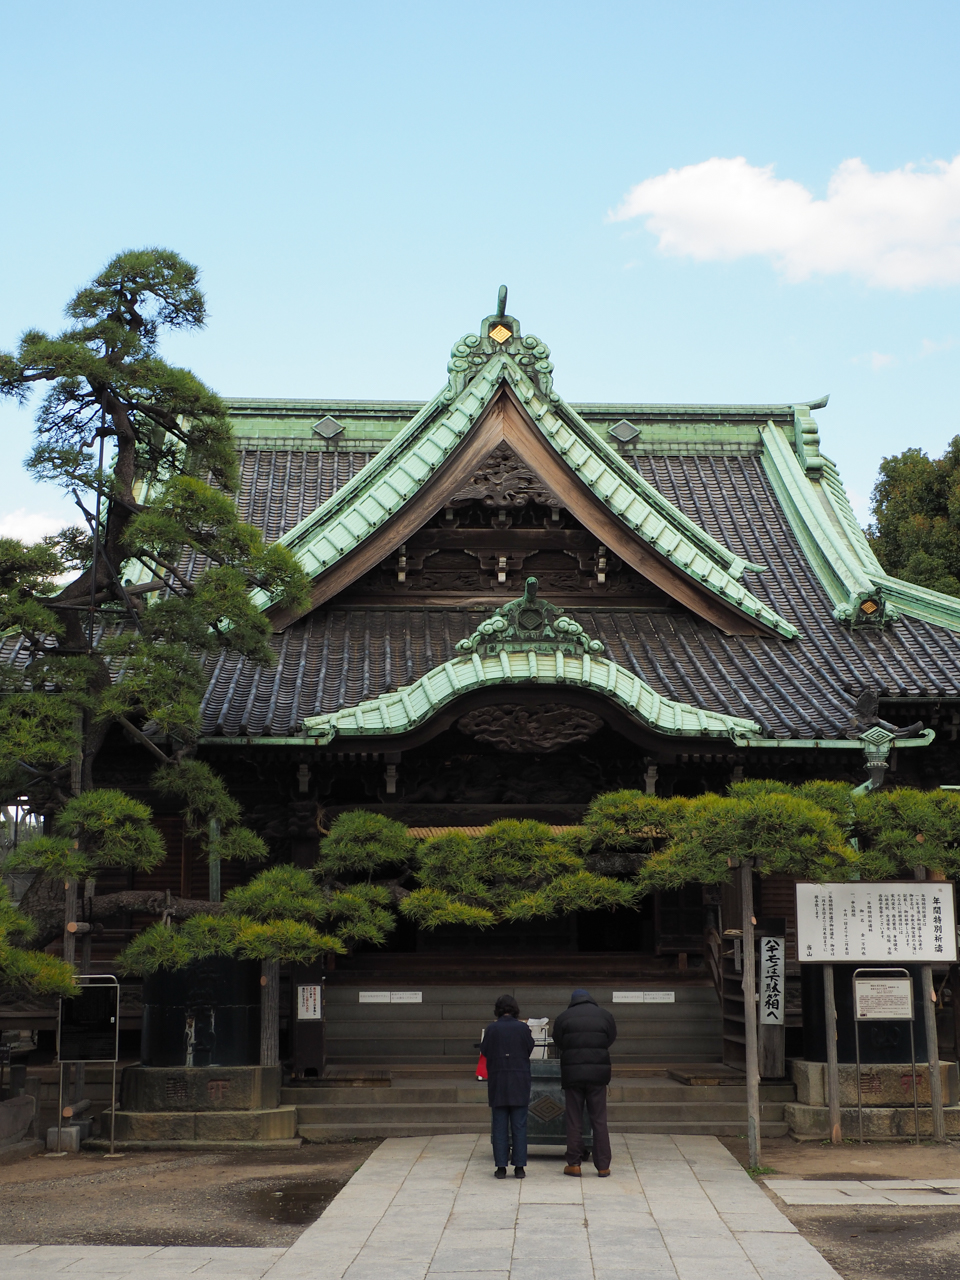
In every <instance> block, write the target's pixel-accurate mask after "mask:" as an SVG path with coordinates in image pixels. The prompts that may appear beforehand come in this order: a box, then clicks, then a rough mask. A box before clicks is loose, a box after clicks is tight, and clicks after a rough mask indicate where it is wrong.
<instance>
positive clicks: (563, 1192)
mask: <svg viewBox="0 0 960 1280" xmlns="http://www.w3.org/2000/svg"><path fill="white" fill-rule="evenodd" d="M613 1142H614V1147H613V1175H612V1176H611V1177H610V1178H598V1177H597V1176H596V1174H595V1173H594V1171H593V1170H592V1169H591V1168H587V1169H586V1170H585V1176H584V1177H583V1178H582V1179H577V1178H565V1177H564V1176H563V1174H562V1172H561V1170H562V1163H561V1160H560V1158H559V1157H558V1156H557V1155H556V1154H552V1155H550V1156H538V1155H534V1156H533V1157H532V1159H531V1164H530V1165H529V1167H528V1169H527V1177H526V1178H525V1179H524V1180H523V1181H521V1182H518V1181H517V1180H516V1179H514V1178H513V1176H512V1174H511V1176H510V1177H508V1179H507V1181H506V1182H497V1181H496V1180H495V1179H494V1178H493V1166H492V1163H491V1160H490V1141H489V1138H488V1136H487V1135H481V1136H478V1135H474V1134H450V1135H444V1136H441V1137H432V1138H391V1139H388V1140H387V1141H386V1142H384V1143H383V1144H382V1145H381V1146H380V1147H379V1148H378V1149H377V1150H376V1151H375V1152H374V1154H373V1155H372V1156H371V1157H370V1158H369V1160H367V1162H366V1164H364V1165H363V1166H362V1168H361V1169H359V1170H358V1172H357V1173H356V1174H354V1176H353V1177H352V1178H351V1180H350V1181H349V1182H348V1183H347V1185H346V1186H345V1187H344V1189H343V1190H342V1191H341V1192H340V1194H339V1195H338V1196H337V1197H336V1199H335V1200H334V1201H333V1202H332V1204H331V1205H330V1206H329V1208H328V1209H327V1211H326V1212H325V1213H324V1214H323V1216H322V1217H320V1218H319V1219H318V1220H317V1221H316V1222H315V1223H314V1224H313V1225H312V1226H310V1227H307V1229H306V1230H305V1231H304V1233H303V1235H302V1236H300V1238H299V1240H298V1241H297V1242H296V1244H294V1245H292V1246H291V1247H290V1248H289V1249H287V1250H286V1251H283V1250H278V1249H220V1248H218V1249H189V1248H166V1249H149V1248H145V1249H139V1248H136V1249H135V1248H131V1249H127V1248H111V1247H108V1246H103V1247H95V1246H87V1247H83V1248H72V1247H68V1246H57V1247H46V1246H44V1247H31V1246H29V1245H8V1246H4V1247H0V1274H2V1276H3V1280H48V1277H53V1276H57V1277H61V1276H75V1275H76V1276H80V1275H88V1276H94V1275H96V1276H98V1277H105V1278H106V1277H109V1278H110V1280H124V1278H126V1277H130V1278H131V1280H182V1278H183V1277H185V1276H198V1277H211V1278H213V1277H215V1278H216V1280H260V1277H266V1280H469V1278H470V1277H471V1276H473V1277H474V1280H628V1278H629V1280H839V1278H838V1276H837V1273H836V1272H835V1271H834V1270H833V1268H832V1267H830V1266H828V1264H827V1263H826V1262H825V1261H824V1259H823V1258H822V1257H821V1256H820V1254H819V1253H817V1251H816V1250H815V1249H814V1248H813V1246H812V1245H810V1244H808V1243H807V1241H806V1240H804V1239H803V1237H802V1236H801V1235H799V1233H798V1232H797V1230H796V1228H795V1227H794V1226H793V1225H792V1224H791V1223H790V1222H788V1221H787V1219H786V1218H785V1217H784V1215H783V1214H782V1213H781V1212H780V1211H779V1210H778V1209H777V1208H776V1206H775V1205H774V1204H773V1202H772V1201H771V1200H770V1199H769V1197H768V1196H767V1195H765V1194H764V1192H763V1191H762V1190H761V1189H760V1187H758V1186H757V1185H756V1184H755V1183H753V1182H752V1181H751V1179H750V1178H749V1176H748V1175H747V1174H746V1173H745V1172H744V1171H743V1169H741V1167H740V1165H739V1164H738V1162H737V1161H736V1160H735V1159H734V1158H733V1156H731V1155H730V1153H729V1152H728V1151H727V1150H726V1148H725V1147H723V1146H721V1144H720V1143H719V1142H718V1141H717V1140H716V1138H709V1137H703V1138H693V1137H677V1138H671V1137H667V1136H661V1135H645V1134H644V1135H640V1134H636V1135H634V1134H618V1135H615V1136H614V1139H613ZM540 1150H543V1149H542V1148H541V1149H540Z"/></svg>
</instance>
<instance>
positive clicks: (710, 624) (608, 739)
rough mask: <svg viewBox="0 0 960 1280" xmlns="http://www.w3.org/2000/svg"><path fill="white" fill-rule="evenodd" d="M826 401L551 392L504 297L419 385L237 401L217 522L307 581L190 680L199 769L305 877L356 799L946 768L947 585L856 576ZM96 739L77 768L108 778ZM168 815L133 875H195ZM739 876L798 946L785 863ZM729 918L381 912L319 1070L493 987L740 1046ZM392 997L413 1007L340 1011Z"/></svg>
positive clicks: (179, 886) (419, 828)
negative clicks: (426, 385)
mask: <svg viewBox="0 0 960 1280" xmlns="http://www.w3.org/2000/svg"><path fill="white" fill-rule="evenodd" d="M825 404H826V400H820V401H817V402H807V403H795V404H759V405H657V404H570V403H568V402H567V401H565V400H564V399H563V398H562V397H561V395H560V393H559V391H558V390H557V389H556V388H555V386H554V369H553V365H552V363H551V361H550V352H549V349H548V348H547V346H546V345H545V344H544V343H543V342H541V341H540V339H539V338H537V337H534V336H533V335H531V334H524V333H523V332H522V331H521V327H520V324H519V322H518V321H517V320H516V319H515V318H514V317H512V316H510V315H508V314H506V291H505V290H502V291H501V299H500V305H499V307H498V310H497V312H496V314H494V315H491V316H488V317H487V318H486V319H485V320H484V321H483V323H482V324H481V326H480V331H479V333H478V334H468V335H467V336H466V337H464V338H462V339H461V340H460V341H459V342H457V343H456V345H455V346H454V348H453V352H452V356H451V358H450V361H449V363H448V365H447V379H446V381H445V382H444V384H443V386H442V387H441V389H440V391H439V392H438V394H437V395H436V396H435V397H434V398H433V399H432V400H430V402H429V403H427V404H420V403H409V402H386V401H366V402H360V401H349V402H348V401H330V400H317V401H307V400H234V401H231V402H230V407H231V413H232V418H233V422H234V424H235V433H236V447H237V450H238V452H239V456H240V459H241V471H242V490H241V492H240V495H239V504H240V508H241V513H242V517H243V519H245V520H248V521H250V522H251V523H253V524H255V525H256V526H258V527H259V528H260V529H262V530H263V531H264V533H265V534H266V536H267V537H268V538H270V539H281V540H282V541H283V542H284V543H285V544H286V545H287V546H288V547H290V548H291V549H292V550H293V551H294V552H295V554H296V555H297V557H298V558H299V560H300V562H301V564H302V565H303V566H304V567H305V569H306V570H307V571H308V573H309V575H310V577H311V580H312V592H311V599H310V603H309V605H308V606H307V607H306V608H305V609H304V610H302V611H301V612H290V611H283V610H279V609H276V608H272V607H270V605H269V602H268V601H264V602H263V604H264V608H265V609H266V610H267V614H268V616H269V617H270V619H271V622H272V624H273V627H274V630H275V637H274V644H275V648H276V653H277V663H276V666H275V667H273V668H272V669H268V668H261V667H257V666H255V665H253V664H251V663H249V662H247V661H244V660H239V659H237V658H236V657H234V656H230V655H226V654H225V655H224V656H223V657H221V659H220V660H219V662H218V663H217V664H216V666H215V668H214V669H212V670H211V672H210V683H209V689H208V691H207V694H206V699H205V702H204V709H203V731H202V737H201V739H200V746H199V753H200V755H201V757H202V758H204V759H207V760H209V761H210V762H211V763H212V764H213V765H214V766H215V767H216V768H217V769H218V770H220V771H221V772H222V774H223V775H224V777H225V778H226V779H227V780H228V782H229V785H230V786H231V789H232V790H233V792H234V794H236V795H237V796H238V797H240V798H241V799H242V800H243V802H244V804H245V805H246V807H247V810H248V812H249V813H252V814H253V815H254V818H255V820H256V822H257V824H258V825H259V829H260V830H261V831H262V832H263V833H264V835H265V836H266V837H267V838H268V839H269V840H270V841H271V844H272V847H273V848H274V850H275V851H276V854H277V857H278V860H283V861H291V860H292V861H297V862H300V863H302V864H303V865H309V864H310V863H311V862H312V861H313V859H314V858H315V857H316V849H317V842H318V840H319V838H320V835H319V833H320V830H322V828H323V824H325V823H329V821H330V820H331V819H332V818H333V817H335V816H336V815H337V814H338V813H340V812H343V811H344V810H347V809H355V808H358V807H363V808H367V809H372V810H375V811H377V812H380V813H384V814H388V815H390V816H392V817H395V818H396V819H398V820H400V821H402V822H404V823H406V824H408V825H409V826H410V827H412V828H413V829H414V830H415V831H416V832H421V833H432V832H434V831H436V830H438V829H445V828H451V827H459V828H467V829H471V828H479V827H483V826H484V825H485V824H487V823H489V822H490V821H492V820H494V819H497V818H503V817H517V818H536V819H538V820H541V821H543V822H546V823H549V824H552V825H553V826H555V827H564V826H569V825H573V824H576V823H577V822H578V821H579V819H580V817H581V815H582V813H583V811H584V808H585V807H586V805H587V804H588V803H589V802H590V800H591V799H592V798H593V797H594V796H596V795H598V794H600V793H602V792H605V791H613V790H616V789H619V788H638V789H641V790H644V791H646V792H647V793H648V794H659V795H674V794H677V795H687V796H689V795H697V794H700V793H702V792H704V791H721V792H722V791H723V789H724V788H725V787H726V786H727V785H728V784H729V783H730V782H731V781H733V780H736V779H739V778H749V777H775V778H781V779H786V780H789V781H800V780H804V779H809V778H833V779H842V780H844V781H847V782H849V783H850V785H851V786H857V785H860V784H862V783H864V782H866V781H867V779H868V777H871V778H873V779H874V780H875V781H879V780H881V779H882V778H884V776H885V777H886V780H887V782H888V784H889V783H891V782H893V783H900V784H902V785H911V786H920V787H932V786H937V785H940V784H942V783H957V782H960V756H958V753H957V748H956V744H955V739H956V734H957V729H958V727H960V635H958V633H960V601H958V600H956V599H953V598H951V597H947V596H943V595H940V594H939V593H937V592H934V591H929V590H926V589H924V588H922V587H918V586H914V585H912V584H910V583H907V582H902V581H900V580H898V579H895V578H892V577H890V576H889V575H887V574H886V573H885V572H884V571H883V569H882V567H881V566H880V564H879V562H878V561H877V559H876V557H875V556H874V554H873V553H872V551H871V549H870V546H869V545H868V542H867V540H866V538H865V536H864V533H863V531H862V529H861V528H860V526H859V524H858V522H857V519H856V517H855V515H854V513H853V510H852V508H851V506H850V502H849V500H848V498H847V495H846V493H845V491H844V488H843V485H842V483H841V480H840V477H839V475H838V473H837V470H836V467H835V466H834V464H833V463H832V462H831V461H830V459H829V458H828V457H826V456H825V455H824V454H823V453H821V451H820V434H819V430H818V427H817V423H816V421H815V420H814V417H813V412H814V411H815V410H817V409H821V408H823V407H824V405H825ZM187 568H188V569H189V565H188V566H187ZM123 756H124V753H123V751H120V750H118V751H116V752H114V753H113V754H111V753H109V752H108V753H105V762H104V766H103V767H104V770H105V771H106V772H108V773H110V774H111V779H110V780H112V781H114V782H117V781H119V782H121V783H122V785H128V786H131V787H134V789H135V787H136V777H135V774H136V770H137V760H136V754H135V753H133V752H130V751H129V748H127V749H126V757H125V758H123ZM145 768H146V766H145ZM125 771H126V772H125ZM144 776H146V774H145V772H144ZM107 780H108V779H107V778H106V776H105V777H104V781H107ZM164 821H165V823H166V830H167V832H168V835H169V839H170V846H171V855H170V858H169V859H168V862H167V864H166V866H165V867H164V868H162V869H161V870H160V871H158V872H155V873H153V874H152V877H151V881H150V882H151V883H158V884H159V883H165V884H167V885H168V886H169V887H171V888H172V889H173V891H174V892H181V893H183V894H186V895H191V894H192V895H193V896H205V892H206V890H205V877H206V874H207V872H206V867H205V866H204V865H203V864H202V863H201V862H200V861H199V860H198V859H194V858H193V857H192V856H191V850H190V844H189V841H187V840H186V839H185V837H183V835H182V833H180V832H179V829H178V827H177V820H175V819H173V818H170V819H165V820H164ZM246 874H247V873H246V872H245V871H244V869H243V868H242V867H235V866H226V865H225V866H224V877H225V878H224V888H226V887H227V886H228V884H229V883H230V880H229V877H231V876H233V877H242V876H245V875H246ZM761 892H762V902H761V904H760V907H759V911H760V912H761V913H762V914H763V915H765V916H770V917H778V918H784V919H785V920H786V929H787V939H788V959H794V958H795V951H793V952H791V950H790V944H791V941H792V938H791V935H792V933H793V924H792V918H793V905H792V904H793V887H792V882H790V881H789V880H787V879H786V878H783V877H779V878H778V877H771V878H770V879H768V880H765V881H764V882H763V884H762V887H761ZM725 909H726V908H725V905H724V901H723V895H722V894H720V893H719V892H718V891H716V890H711V889H701V888H700V887H699V886H696V887H694V888H691V889H685V890H683V891H682V892H678V893H672V894H671V893H659V894H656V895H653V897H652V898H651V900H650V901H649V902H648V903H647V904H646V905H645V906H644V908H643V909H642V910H641V911H638V912H636V913H625V912H620V913H618V914H617V915H616V916H613V915H608V914H606V913H588V914H584V915H581V916H580V917H571V918H563V919H556V920H547V921H541V922H534V923H533V924H525V925H523V926H522V927H521V926H516V925H515V926H500V927H498V928H496V929H491V930H487V931H483V932H480V931H469V930H459V931H458V930H453V929H440V930H437V931H435V932H434V933H432V934H423V933H419V934H418V932H417V930H416V929H414V928H413V927H412V926H408V925H401V926H400V928H398V930H397V932H396V934H395V935H394V938H393V940H392V941H391V943H390V945H389V947H388V948H387V949H386V950H381V951H379V952H374V951H368V952H364V951H358V952H357V953H356V954H355V955H353V956H351V957H348V958H346V959H341V960H339V961H338V962H337V965H336V968H335V970H333V971H332V972H329V973H328V975H327V990H328V1013H327V1040H326V1052H327V1059H328V1061H329V1062H331V1063H334V1064H336V1063H338V1062H339V1063H375V1064H376V1063H381V1064H382V1063H387V1064H389V1063H391V1062H394V1063H402V1062H428V1061H436V1060H444V1059H446V1060H449V1061H459V1062H466V1061H468V1060H469V1059H470V1057H471V1054H472V1053H473V1048H472V1046H473V1043H474V1042H475V1041H476V1040H477V1039H478V1038H479V1037H478V1032H479V1029H480V1025H481V1022H480V1019H481V1014H480V1012H479V1005H477V1011H475V1010H474V1004H477V1002H478V1001H479V1002H480V1003H481V1004H482V1005H483V1008H484V1009H485V1008H486V997H487V994H489V993H490V992H493V994H498V993H499V990H500V989H512V990H516V991H518V992H519V993H520V994H521V1000H522V1003H523V1004H524V1006H525V1009H526V1011H527V1012H529V1013H531V1014H534V1015H537V1014H540V1013H542V1014H543V1015H544V1016H546V1015H552V1014H553V1013H554V1012H555V1007H556V1008H559V1007H560V1004H561V1003H562V998H563V999H565V993H567V992H568V991H569V984H570V983H573V985H576V986H582V985H587V986H591V987H592V988H595V990H596V993H597V994H598V996H599V997H600V998H601V999H605V1000H610V999H611V998H612V993H613V991H614V990H615V989H620V988H639V987H642V988H644V989H648V990H650V991H652V992H656V991H658V990H662V991H663V992H664V993H665V994H664V998H663V1001H659V1002H658V1001H657V1000H651V1001H648V1002H647V1003H643V1001H642V1000H641V1001H639V1002H634V1003H630V1004H624V1006H623V1010H622V1012H623V1016H624V1018H625V1022H624V1024H623V1030H622V1033H621V1038H620V1040H619V1041H618V1045H617V1051H618V1053H619V1055H620V1057H621V1059H622V1060H631V1059H633V1060H637V1061H651V1062H684V1061H689V1062H705V1061H715V1060H719V1059H720V1058H721V1056H727V1057H730V1055H731V1054H732V1055H733V1057H734V1058H735V1052H734V1051H733V1050H732V1049H731V1048H730V1045H729V1044H728V1045H727V1046H726V1047H725V1046H724V1036H725V1034H727V1039H728V1040H731V1042H732V1041H733V1040H735V1039H736V1036H735V1035H734V1034H733V1033H732V1032H731V1031H730V1023H729V1020H728V1021H727V1022H726V1023H725V1022H724V1017H723V1016H722V1015H723V1014H724V1013H725V1010H724V1008H723V1006H722V1002H721V999H720V996H721V995H722V992H720V993H719V995H718V990H717V985H716V983H715V982H714V980H713V979H714V977H715V976H716V975H715V974H713V975H712V974H711V967H710V964H709V963H707V962H705V960H704V941H703V939H704V931H705V928H707V927H711V926H712V927H714V928H716V927H718V926H719V925H720V924H721V923H722V920H721V917H722V915H723V912H724V911H725ZM394 988H396V989H398V990H399V989H402V990H403V991H407V992H411V993H414V994H419V995H420V997H421V1000H420V1008H419V1010H413V1009H412V1008H411V1007H409V1005H407V1006H404V1007H402V1008H400V1009H396V1010H395V1009H393V1008H392V1007H390V1008H388V1009H386V1010H384V1009H381V1008H380V1007H379V1006H378V1004H377V1002H376V1001H367V1000H364V999H363V992H364V991H368V992H381V991H382V990H385V989H394ZM481 991H482V993H483V998H482V1000H481V997H480V995H478V994H477V993H478V992H481ZM431 992H432V993H433V994H432V995H431ZM470 992H472V993H474V994H473V995H470V994H468V993H470ZM358 993H360V995H359V998H358ZM457 993H459V995H458V994H457ZM668 993H672V995H673V1000H672V1004H673V1006H674V1007H670V1002H668V1001H667V994H668ZM378 998H379V997H378ZM410 999H411V1001H412V1000H413V995H411V997H410ZM431 1001H432V1008H431V1009H430V1010H427V1008H426V1006H427V1005H428V1004H430V1003H431ZM401 1003H402V1002H401ZM491 1003H492V1001H491ZM681 1005H682V1008H680V1007H677V1006H681ZM447 1009H449V1010H450V1012H444V1010H447ZM388 1015H389V1016H388ZM486 1016H487V1015H486V1014H484V1015H483V1019H484V1020H485V1018H486ZM444 1019H446V1023H445V1022H444ZM740 1020H741V1023H742V1012H741V1015H740Z"/></svg>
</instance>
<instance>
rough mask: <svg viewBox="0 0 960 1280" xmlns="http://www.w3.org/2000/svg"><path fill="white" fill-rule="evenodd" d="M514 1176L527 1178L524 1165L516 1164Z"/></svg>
mask: <svg viewBox="0 0 960 1280" xmlns="http://www.w3.org/2000/svg"><path fill="white" fill-rule="evenodd" d="M513 1176H514V1177H515V1178H525V1177H526V1176H527V1175H526V1173H525V1172H524V1168H523V1165H522V1164H515V1165H514V1166H513Z"/></svg>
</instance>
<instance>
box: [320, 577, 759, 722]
mask: <svg viewBox="0 0 960 1280" xmlns="http://www.w3.org/2000/svg"><path fill="white" fill-rule="evenodd" d="M457 650H458V652H460V653H462V654H463V655H464V656H463V657H462V658H455V659H454V660H453V661H452V662H444V663H443V664H442V665H441V666H438V667H434V668H433V670H432V671H428V672H427V673H426V675H424V676H422V677H421V678H420V679H419V680H417V681H416V682H415V683H414V684H410V685H407V686H406V687H405V688H403V689H398V690H397V691H396V692H395V693H384V694H381V695H380V697H379V698H372V699H371V700H370V701H368V702H361V703H360V705H359V706H355V707H347V708H345V709H344V710H342V711H336V712H332V713H331V714H329V715H325V716H308V717H307V718H306V719H305V720H304V722H303V727H304V730H305V731H306V733H307V735H308V736H309V737H312V738H315V739H317V740H318V741H319V743H320V744H322V745H324V746H325V745H327V744H328V743H330V742H332V741H333V740H334V738H350V737H355V738H360V737H362V738H378V737H383V736H391V735H395V734H402V733H407V732H409V731H410V730H411V729H415V728H416V727H417V726H418V725H420V724H422V723H423V722H424V721H425V720H428V719H429V718H430V717H431V716H432V715H434V714H435V713H436V712H437V711H439V710H440V708H441V707H443V706H445V705H446V704H447V703H450V702H453V701H454V699H456V698H459V697H461V696H462V695H464V694H467V693H475V692H477V691H478V690H480V689H492V688H498V687H500V686H504V685H531V684H535V685H565V684H566V685H576V686H578V687H579V688H581V689H590V690H592V691H593V692H594V693H598V694H601V695H602V696H603V697H604V698H609V699H610V700H611V701H613V702H615V703H617V704H618V705H619V706H620V707H622V708H623V709H624V710H626V711H627V712H628V714H629V715H630V716H632V717H633V719H635V720H636V721H638V722H639V723H640V724H642V725H644V726H645V727H646V728H649V729H653V730H654V731H655V732H657V733H662V734H666V735H668V736H671V737H688V738H729V739H733V740H734V741H742V740H744V739H746V738H747V737H749V736H750V735H751V734H756V733H757V732H758V730H759V726H758V725H757V724H756V722H755V721H753V720H743V719H740V718H739V717H737V716H728V715H722V714H720V713H719V712H714V711H702V710H700V708H699V707H692V706H689V705H688V704H687V703H683V702H672V701H671V700H670V699H668V698H662V697H661V696H660V695H659V694H658V693H657V692H656V691H655V690H653V689H651V688H650V686H649V685H648V684H645V683H644V681H643V680H640V679H638V677H637V676H635V675H633V674H632V673H631V672H629V671H627V670H626V668H624V667H621V666H619V665H618V664H617V663H616V662H610V661H609V660H608V659H607V658H603V657H600V656H599V655H600V654H601V653H602V651H603V645H602V643H601V642H600V641H599V640H593V639H591V638H590V637H589V636H588V635H586V634H585V632H584V630H583V628H582V627H581V626H580V625H579V623H577V622H575V621H574V620H573V619H572V618H567V617H565V616H564V614H563V611H562V610H561V609H558V608H557V606H556V605H552V604H550V603H549V602H548V601H546V600H541V599H538V597H537V580H536V578H528V579H527V582H526V586H525V588H524V592H523V595H522V596H520V597H519V598H518V599H516V600H510V601H508V602H507V603H506V604H503V605H501V606H500V608H499V609H495V610H494V612H493V614H492V615H491V616H490V617H489V618H486V619H485V620H484V621H483V622H481V623H480V625H479V627H478V628H477V629H476V631H475V632H474V633H473V635H472V636H468V637H467V639H465V640H461V641H460V643H459V644H458V645H457Z"/></svg>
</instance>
